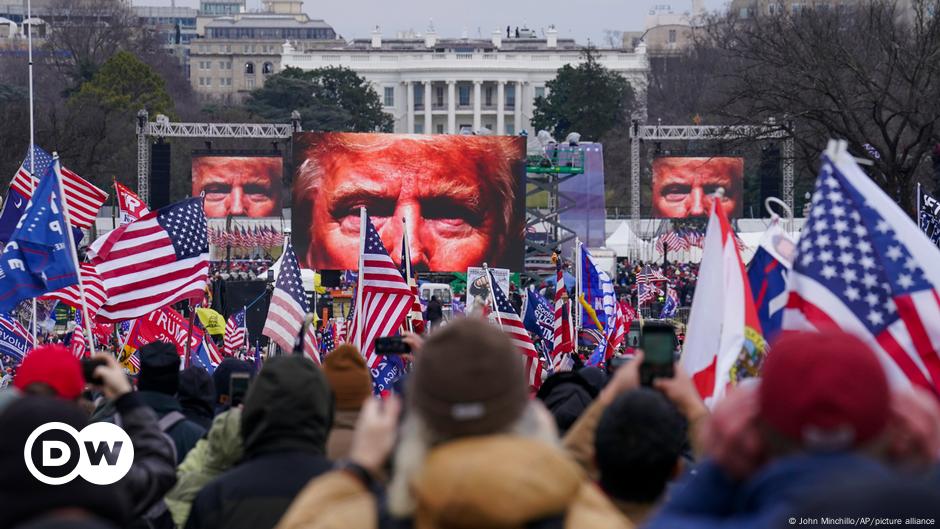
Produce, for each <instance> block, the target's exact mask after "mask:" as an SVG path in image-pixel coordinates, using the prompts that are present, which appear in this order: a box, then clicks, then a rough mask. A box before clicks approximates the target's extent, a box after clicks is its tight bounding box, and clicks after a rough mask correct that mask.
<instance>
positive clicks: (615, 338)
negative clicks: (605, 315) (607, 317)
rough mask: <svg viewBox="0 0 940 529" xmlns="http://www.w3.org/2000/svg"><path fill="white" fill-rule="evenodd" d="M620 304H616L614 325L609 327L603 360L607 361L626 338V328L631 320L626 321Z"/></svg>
mask: <svg viewBox="0 0 940 529" xmlns="http://www.w3.org/2000/svg"><path fill="white" fill-rule="evenodd" d="M621 305H622V303H617V304H616V309H615V312H614V324H613V325H611V326H610V328H609V329H608V334H607V350H606V351H605V352H604V360H605V361H607V360H609V359H610V358H611V357H612V356H614V354H615V353H616V352H617V349H619V348H620V344H622V343H623V340H624V338H625V337H626V336H627V326H629V325H630V323H631V322H632V320H630V321H629V322H628V321H627V318H626V315H625V314H624V313H623V308H622V307H621Z"/></svg>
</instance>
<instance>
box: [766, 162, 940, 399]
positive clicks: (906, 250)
mask: <svg viewBox="0 0 940 529" xmlns="http://www.w3.org/2000/svg"><path fill="white" fill-rule="evenodd" d="M798 252H799V253H798V254H797V257H796V260H795V261H794V266H793V271H792V272H791V274H790V278H789V282H790V296H789V299H788V301H787V306H786V309H785V312H784V320H783V328H784V329H800V330H817V329H823V328H825V327H830V326H835V327H841V328H842V329H843V330H845V331H848V332H852V333H854V334H857V335H858V336H860V337H861V338H862V339H863V340H865V341H867V342H868V344H869V345H870V346H871V347H872V348H873V349H875V351H876V352H877V353H878V354H879V356H881V358H882V360H883V362H882V363H883V364H884V365H885V366H886V369H887V371H888V373H889V376H890V377H891V378H892V380H893V381H895V382H899V381H901V382H903V381H907V383H911V384H914V385H917V386H921V387H923V388H925V389H927V390H929V391H932V392H933V393H934V394H935V395H936V394H937V386H938V383H940V357H938V356H937V352H938V350H940V297H938V291H937V286H938V285H940V269H938V268H937V266H936V263H937V262H940V251H938V249H937V248H936V247H935V246H934V245H933V244H931V243H930V241H929V240H928V239H927V238H926V237H925V236H924V234H923V233H921V232H920V231H919V230H918V229H917V226H916V225H915V224H914V223H913V222H912V221H911V219H910V218H908V217H907V215H906V214H905V213H904V212H903V211H902V210H901V209H900V208H899V207H898V206H897V204H896V203H895V202H894V201H893V200H892V199H891V198H890V197H888V196H887V195H886V194H885V193H884V192H883V191H881V189H879V188H878V187H877V185H875V184H874V183H873V182H872V181H871V180H870V179H869V178H868V177H867V176H866V175H865V174H864V173H863V172H862V170H861V169H860V168H859V167H858V166H857V165H856V163H855V161H854V160H853V159H852V157H851V156H850V155H849V154H848V152H847V151H846V150H845V149H844V147H843V148H840V147H838V146H836V147H835V148H833V145H832V144H830V149H829V150H828V151H827V154H826V155H825V156H823V158H822V169H821V171H820V175H819V178H818V179H817V181H816V189H815V192H814V194H813V202H812V213H811V214H810V218H809V219H808V220H807V223H806V226H805V227H804V228H803V231H802V234H801V236H800V243H799V250H798Z"/></svg>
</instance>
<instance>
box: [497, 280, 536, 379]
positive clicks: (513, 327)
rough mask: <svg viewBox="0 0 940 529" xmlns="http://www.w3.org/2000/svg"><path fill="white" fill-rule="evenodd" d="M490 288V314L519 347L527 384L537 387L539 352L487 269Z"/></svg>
mask: <svg viewBox="0 0 940 529" xmlns="http://www.w3.org/2000/svg"><path fill="white" fill-rule="evenodd" d="M489 279H490V289H491V290H492V292H493V300H494V301H495V302H496V310H495V312H493V313H492V314H493V315H494V316H496V321H497V322H498V323H499V326H500V327H501V328H502V330H503V332H504V333H506V334H507V335H508V336H509V339H510V340H512V343H513V344H515V346H516V347H517V348H518V349H519V352H520V353H522V355H523V356H524V357H525V368H526V377H527V378H528V382H529V386H530V387H532V388H534V389H538V388H539V386H541V385H542V364H541V362H539V352H538V351H537V350H536V349H535V345H534V344H533V343H532V338H530V337H529V331H527V330H526V329H525V326H524V325H523V324H522V319H521V318H519V314H518V313H516V309H514V308H513V307H512V305H511V304H510V303H509V299H508V298H507V297H506V294H505V293H504V292H503V289H502V288H500V286H499V283H497V281H496V277H495V276H494V275H493V271H492V270H490V271H489Z"/></svg>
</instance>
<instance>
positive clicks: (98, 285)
mask: <svg viewBox="0 0 940 529" xmlns="http://www.w3.org/2000/svg"><path fill="white" fill-rule="evenodd" d="M79 273H80V274H81V278H82V286H83V287H84V288H85V301H86V302H87V305H88V317H89V318H91V319H95V316H96V315H97V314H98V311H99V310H101V306H102V305H104V302H105V300H106V299H107V297H108V295H107V294H106V293H105V290H104V282H103V281H102V280H101V276H100V275H98V271H97V270H96V269H95V265H93V264H91V263H82V265H81V268H80V272H79ZM39 299H55V300H59V301H61V302H62V303H65V304H66V305H68V306H70V307H75V308H77V309H81V308H82V296H81V291H79V288H78V285H72V286H70V287H66V288H63V289H60V290H56V291H54V292H50V293H48V294H45V295H43V296H41V297H40V298H39Z"/></svg>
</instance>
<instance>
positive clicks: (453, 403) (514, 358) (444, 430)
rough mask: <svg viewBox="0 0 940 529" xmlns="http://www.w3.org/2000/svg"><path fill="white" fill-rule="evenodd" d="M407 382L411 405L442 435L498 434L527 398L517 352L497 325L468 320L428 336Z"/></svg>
mask: <svg viewBox="0 0 940 529" xmlns="http://www.w3.org/2000/svg"><path fill="white" fill-rule="evenodd" d="M409 385H410V386H409V391H408V398H409V403H410V405H411V407H412V408H413V409H414V410H416V411H417V412H418V413H419V414H421V417H422V418H424V420H425V421H426V422H427V424H428V426H430V428H431V429H432V430H434V431H435V432H436V433H438V434H439V435H443V436H447V437H462V436H471V435H488V434H493V433H497V432H500V431H502V430H504V429H505V428H506V427H508V426H509V425H510V424H512V423H513V422H514V421H516V420H517V419H518V418H519V416H520V415H522V411H523V410H524V409H525V407H526V404H527V402H528V384H527V383H526V376H525V365H524V363H523V359H522V355H521V354H519V351H518V350H517V349H516V347H515V346H514V345H513V343H512V342H511V341H510V340H509V337H508V336H506V335H505V334H503V333H502V332H501V331H500V330H499V329H498V328H496V327H494V326H492V325H489V324H487V323H486V322H483V321H481V320H478V319H474V318H465V319H462V320H458V321H455V322H454V323H451V324H449V325H447V326H446V327H444V328H442V329H441V330H439V331H437V332H435V333H434V334H432V335H431V337H430V338H429V339H428V341H427V342H426V343H425V345H424V347H423V348H422V349H421V351H419V352H418V354H417V360H416V362H415V369H414V372H413V373H412V375H411V378H410V379H409Z"/></svg>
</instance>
